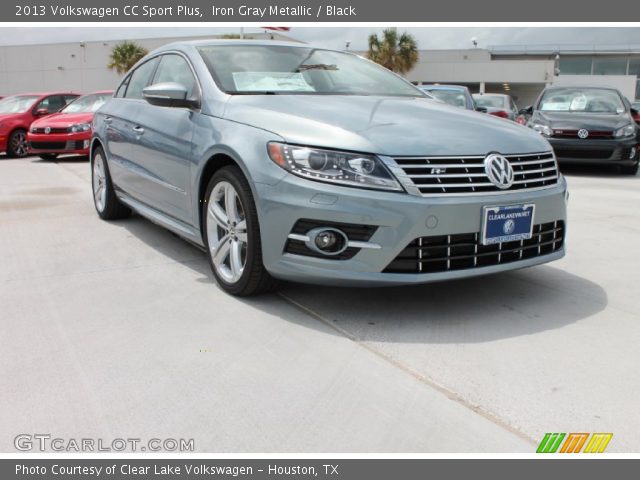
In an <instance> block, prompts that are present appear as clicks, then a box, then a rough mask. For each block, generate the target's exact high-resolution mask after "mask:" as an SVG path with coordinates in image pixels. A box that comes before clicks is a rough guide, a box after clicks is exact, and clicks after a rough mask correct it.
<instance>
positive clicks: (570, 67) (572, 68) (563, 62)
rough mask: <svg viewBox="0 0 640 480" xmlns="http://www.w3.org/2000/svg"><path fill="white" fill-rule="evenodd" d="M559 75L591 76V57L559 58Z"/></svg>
mask: <svg viewBox="0 0 640 480" xmlns="http://www.w3.org/2000/svg"><path fill="white" fill-rule="evenodd" d="M560 75H591V57H575V58H567V57H560Z"/></svg>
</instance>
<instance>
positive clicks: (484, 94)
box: [473, 93, 511, 97]
mask: <svg viewBox="0 0 640 480" xmlns="http://www.w3.org/2000/svg"><path fill="white" fill-rule="evenodd" d="M473 96H474V97H510V96H511V95H509V94H508V93H474V94H473Z"/></svg>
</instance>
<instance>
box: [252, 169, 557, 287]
mask: <svg viewBox="0 0 640 480" xmlns="http://www.w3.org/2000/svg"><path fill="white" fill-rule="evenodd" d="M256 195H257V198H258V201H257V204H258V209H259V210H258V214H259V218H260V225H261V235H262V250H263V252H262V253H263V261H264V265H265V268H266V269H267V270H268V271H269V272H270V273H271V274H272V275H273V276H274V277H277V278H281V279H285V280H291V281H296V282H302V283H316V284H327V285H379V286H384V285H401V284H418V283H427V282H432V281H438V280H446V279H455V278H464V277H471V276H476V275H484V274H489V273H495V272H502V271H507V270H513V269H517V268H522V267H528V266H531V265H537V264H541V263H546V262H549V261H552V260H555V259H558V258H561V257H562V256H564V252H565V251H564V244H563V245H562V247H561V248H559V249H558V250H557V251H554V252H553V253H550V254H548V255H542V256H537V257H535V258H528V259H523V260H519V261H515V262H510V263H504V264H499V265H492V266H484V267H478V268H473V269H466V270H454V271H445V272H437V273H387V272H385V269H386V268H387V267H388V266H389V264H390V263H391V262H392V261H393V260H394V259H395V258H396V257H397V256H398V255H399V254H400V253H401V252H402V251H403V250H404V249H405V247H407V246H408V245H409V244H410V243H411V242H413V241H414V240H416V239H417V238H420V237H431V236H441V235H457V234H468V233H470V232H479V231H480V229H481V223H482V208H483V207H484V206H492V205H511V204H521V203H533V204H535V205H536V207H535V218H534V223H535V224H543V223H548V222H563V224H564V225H566V203H567V184H566V181H565V180H564V178H563V177H561V179H560V182H559V183H558V184H557V185H555V186H553V187H550V188H548V189H543V190H536V191H526V190H523V191H517V192H513V193H501V194H498V195H462V196H453V195H452V196H441V197H419V196H414V195H409V194H406V193H388V192H378V191H368V190H364V189H357V188H347V187H338V186H333V185H329V184H325V183H319V182H313V181H309V180H305V179H301V178H298V177H294V176H293V175H287V176H286V177H285V178H284V179H283V180H282V181H280V182H279V183H277V184H276V185H273V186H272V185H266V184H256ZM300 219H313V220H318V221H326V222H328V223H337V222H339V223H344V224H354V225H373V226H376V227H377V229H376V231H375V233H374V234H373V236H371V237H370V239H369V242H370V243H373V244H376V245H378V246H380V248H379V249H368V248H363V249H361V250H359V251H358V253H356V254H355V255H354V256H352V257H351V258H347V259H343V260H334V259H326V258H318V257H315V256H306V255H300V254H293V253H286V252H285V245H287V240H288V236H289V234H290V233H291V232H292V229H293V228H294V225H295V224H296V222H297V221H298V220H300Z"/></svg>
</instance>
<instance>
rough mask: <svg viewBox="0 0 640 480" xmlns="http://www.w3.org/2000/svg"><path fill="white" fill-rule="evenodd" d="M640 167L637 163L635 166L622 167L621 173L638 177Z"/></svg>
mask: <svg viewBox="0 0 640 480" xmlns="http://www.w3.org/2000/svg"><path fill="white" fill-rule="evenodd" d="M638 165H640V163H638V162H636V164H635V165H630V166H623V167H620V172H622V173H624V174H625V175H636V174H637V173H638Z"/></svg>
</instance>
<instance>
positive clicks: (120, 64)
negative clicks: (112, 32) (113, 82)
mask: <svg viewBox="0 0 640 480" xmlns="http://www.w3.org/2000/svg"><path fill="white" fill-rule="evenodd" d="M147 53H149V51H148V50H147V49H146V48H143V47H141V46H140V45H138V44H137V43H135V42H130V41H128V40H124V41H123V42H120V43H118V44H116V45H114V47H113V48H112V49H111V55H109V64H108V65H107V67H109V68H110V69H111V70H115V71H116V72H118V74H119V75H122V74H123V73H126V72H128V71H129V69H131V67H133V66H134V65H135V64H136V62H137V61H138V60H140V59H141V58H142V57H144V56H145V55H146V54H147Z"/></svg>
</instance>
